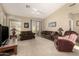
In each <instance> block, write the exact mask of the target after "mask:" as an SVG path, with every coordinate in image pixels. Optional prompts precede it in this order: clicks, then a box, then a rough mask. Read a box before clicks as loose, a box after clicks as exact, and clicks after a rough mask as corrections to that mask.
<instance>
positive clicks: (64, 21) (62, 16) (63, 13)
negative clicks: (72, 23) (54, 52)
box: [43, 4, 79, 31]
mask: <svg viewBox="0 0 79 59" xmlns="http://www.w3.org/2000/svg"><path fill="white" fill-rule="evenodd" d="M68 6H69V4H66V5H65V6H63V7H62V8H60V9H59V10H57V11H55V12H54V13H52V14H51V15H50V16H48V17H47V18H46V19H45V21H44V29H43V30H50V31H56V30H57V29H58V28H59V27H62V28H63V29H64V31H66V30H69V20H71V18H70V16H69V14H70V13H79V4H77V5H75V6H72V7H68ZM54 21H55V22H56V23H57V24H56V27H48V23H49V22H54Z"/></svg>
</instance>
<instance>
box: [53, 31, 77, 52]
mask: <svg viewBox="0 0 79 59" xmlns="http://www.w3.org/2000/svg"><path fill="white" fill-rule="evenodd" d="M77 37H78V34H77V33H76V32H74V31H66V32H65V34H64V36H62V37H60V36H58V39H55V40H54V44H55V47H56V49H57V50H58V51H63V52H72V51H73V47H74V45H75V43H76V40H77Z"/></svg>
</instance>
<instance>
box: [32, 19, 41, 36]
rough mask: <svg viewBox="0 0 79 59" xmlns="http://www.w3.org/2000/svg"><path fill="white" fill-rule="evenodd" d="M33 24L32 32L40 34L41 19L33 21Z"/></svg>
mask: <svg viewBox="0 0 79 59" xmlns="http://www.w3.org/2000/svg"><path fill="white" fill-rule="evenodd" d="M31 24H32V28H31V29H32V32H33V33H35V35H37V36H40V33H41V21H35V20H32V21H31Z"/></svg>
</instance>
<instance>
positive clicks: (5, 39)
mask: <svg viewBox="0 0 79 59" xmlns="http://www.w3.org/2000/svg"><path fill="white" fill-rule="evenodd" d="M10 40H12V39H9V28H8V27H7V26H2V25H1V24H0V56H7V55H6V53H7V54H9V55H16V54H17V44H15V43H12V44H11V43H10V44H9V41H10Z"/></svg>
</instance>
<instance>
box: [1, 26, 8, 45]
mask: <svg viewBox="0 0 79 59" xmlns="http://www.w3.org/2000/svg"><path fill="white" fill-rule="evenodd" d="M8 37H9V28H8V27H7V26H1V25H0V46H2V45H5V44H6V42H7V40H8Z"/></svg>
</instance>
